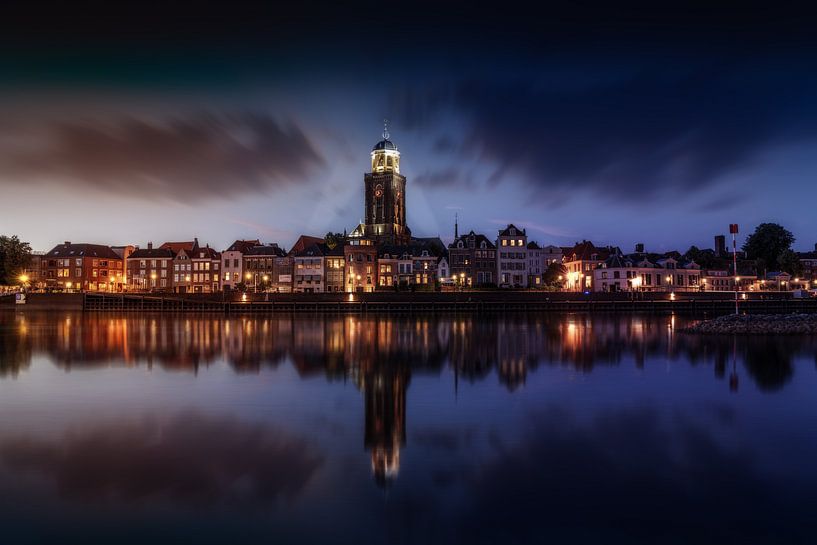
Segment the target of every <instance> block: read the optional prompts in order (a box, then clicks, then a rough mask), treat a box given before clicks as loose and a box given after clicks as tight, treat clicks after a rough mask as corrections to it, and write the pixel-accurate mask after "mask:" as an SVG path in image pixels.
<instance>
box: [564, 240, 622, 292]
mask: <svg viewBox="0 0 817 545" xmlns="http://www.w3.org/2000/svg"><path fill="white" fill-rule="evenodd" d="M562 251H563V255H564V257H563V260H564V262H563V264H564V267H565V269H566V270H567V278H566V279H565V280H566V282H565V284H564V285H565V289H566V290H567V291H585V290H587V291H592V290H593V271H594V270H596V269H597V268H598V267H599V265H601V264H602V263H604V261H605V260H607V258H609V257H610V256H611V255H612V254H614V253H620V252H618V251H617V249H615V248H611V247H606V248H599V247H597V246H595V245H594V244H593V243H592V242H590V241H588V240H584V241H582V242H579V243H576V245H575V246H573V247H572V248H562Z"/></svg>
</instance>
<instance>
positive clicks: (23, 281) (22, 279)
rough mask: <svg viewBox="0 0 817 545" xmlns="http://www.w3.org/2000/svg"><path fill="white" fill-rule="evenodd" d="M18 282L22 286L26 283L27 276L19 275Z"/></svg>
mask: <svg viewBox="0 0 817 545" xmlns="http://www.w3.org/2000/svg"><path fill="white" fill-rule="evenodd" d="M20 282H22V283H23V284H25V283H26V282H28V275H27V274H21V275H20Z"/></svg>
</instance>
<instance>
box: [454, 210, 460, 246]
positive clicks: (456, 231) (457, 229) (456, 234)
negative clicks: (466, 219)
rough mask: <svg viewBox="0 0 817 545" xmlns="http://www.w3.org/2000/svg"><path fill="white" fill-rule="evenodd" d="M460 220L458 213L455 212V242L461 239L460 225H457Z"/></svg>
mask: <svg viewBox="0 0 817 545" xmlns="http://www.w3.org/2000/svg"><path fill="white" fill-rule="evenodd" d="M458 219H459V218H458V215H457V213H456V212H454V240H457V239H458V238H460V234H459V225H457V220H458Z"/></svg>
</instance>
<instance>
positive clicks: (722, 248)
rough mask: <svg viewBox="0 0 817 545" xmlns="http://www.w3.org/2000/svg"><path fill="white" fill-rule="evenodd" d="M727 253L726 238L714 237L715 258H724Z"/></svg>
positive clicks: (722, 236) (721, 236)
mask: <svg viewBox="0 0 817 545" xmlns="http://www.w3.org/2000/svg"><path fill="white" fill-rule="evenodd" d="M727 255H729V253H728V252H727V251H726V237H725V236H724V235H715V257H726V256H727Z"/></svg>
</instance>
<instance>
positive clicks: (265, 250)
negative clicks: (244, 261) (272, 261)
mask: <svg viewBox="0 0 817 545" xmlns="http://www.w3.org/2000/svg"><path fill="white" fill-rule="evenodd" d="M261 255H263V256H275V257H284V256H286V255H287V254H286V252H284V250H282V249H281V248H280V247H279V246H278V245H277V244H275V243H273V244H259V245H258V246H253V247H252V248H249V249H248V250H247V251H246V252H244V256H245V257H250V256H261Z"/></svg>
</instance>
